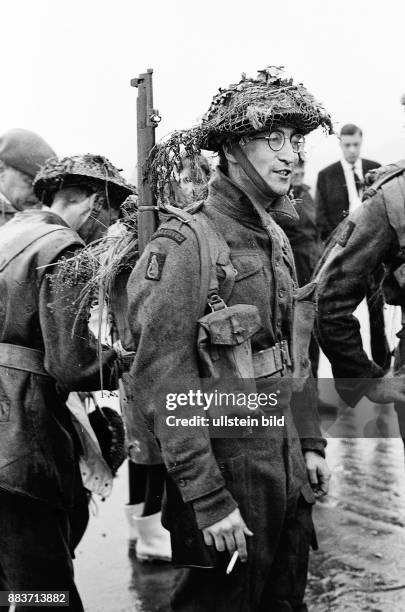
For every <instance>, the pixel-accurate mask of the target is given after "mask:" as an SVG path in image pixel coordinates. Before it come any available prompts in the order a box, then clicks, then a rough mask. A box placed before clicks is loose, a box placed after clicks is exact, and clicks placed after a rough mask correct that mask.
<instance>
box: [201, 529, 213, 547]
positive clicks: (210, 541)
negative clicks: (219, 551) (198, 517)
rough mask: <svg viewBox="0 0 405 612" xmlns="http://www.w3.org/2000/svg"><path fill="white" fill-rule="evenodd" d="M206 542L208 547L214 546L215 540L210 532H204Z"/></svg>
mask: <svg viewBox="0 0 405 612" xmlns="http://www.w3.org/2000/svg"><path fill="white" fill-rule="evenodd" d="M203 536H204V542H205V544H206V546H214V538H213V537H212V534H211V533H210V532H209V531H206V530H205V529H204V530H203Z"/></svg>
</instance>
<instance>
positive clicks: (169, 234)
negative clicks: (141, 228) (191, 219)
mask: <svg viewBox="0 0 405 612" xmlns="http://www.w3.org/2000/svg"><path fill="white" fill-rule="evenodd" d="M155 238H170V240H174V242H177V244H181V243H182V242H184V241H185V240H186V236H184V234H182V233H181V232H178V231H177V230H175V229H171V228H169V227H162V228H161V229H158V230H157V232H155V233H154V234H153V236H152V238H151V240H154V239H155Z"/></svg>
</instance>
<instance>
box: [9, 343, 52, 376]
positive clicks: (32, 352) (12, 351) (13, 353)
mask: <svg viewBox="0 0 405 612" xmlns="http://www.w3.org/2000/svg"><path fill="white" fill-rule="evenodd" d="M0 366H3V367H5V368H13V369H14V370H23V371H24V372H32V373H33V374H39V375H40V376H49V374H48V373H47V372H46V371H45V369H44V353H43V352H42V351H37V350H36V349H32V348H28V347H26V346H18V345H17V344H5V343H4V342H0Z"/></svg>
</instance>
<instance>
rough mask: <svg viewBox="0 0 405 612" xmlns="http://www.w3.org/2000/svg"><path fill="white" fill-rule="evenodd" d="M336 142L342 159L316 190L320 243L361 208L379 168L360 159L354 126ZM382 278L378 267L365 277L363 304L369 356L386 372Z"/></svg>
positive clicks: (345, 128)
mask: <svg viewBox="0 0 405 612" xmlns="http://www.w3.org/2000/svg"><path fill="white" fill-rule="evenodd" d="M339 140H340V148H341V150H342V158H341V159H340V161H337V162H335V163H334V164H331V165H330V166H327V167H326V168H324V169H323V170H321V171H320V173H319V175H318V181H317V186H316V197H315V203H316V222H317V225H318V230H319V232H320V236H321V239H322V240H327V239H328V238H329V236H330V235H331V233H332V232H333V231H334V230H335V228H336V227H337V226H338V225H339V224H340V223H341V221H342V220H343V219H344V217H346V216H347V215H348V214H349V212H350V213H351V212H353V210H355V209H356V208H358V207H359V206H360V205H361V198H362V195H363V190H364V177H365V175H366V174H367V173H368V172H369V171H370V170H374V169H375V168H378V167H379V166H380V164H379V163H378V162H375V161H371V160H369V159H363V158H361V147H362V144H363V132H362V130H361V129H360V128H359V127H358V126H357V125H354V124H351V123H349V124H346V125H344V126H343V127H342V129H341V131H340V135H339ZM383 275H384V271H383V268H382V266H380V267H378V268H377V269H376V270H374V271H371V272H370V274H369V275H368V278H367V291H366V301H367V307H368V313H369V322H370V344H371V347H370V348H371V355H372V357H373V359H374V361H375V362H376V363H377V364H378V365H379V366H381V367H382V368H383V369H384V370H385V371H387V370H388V369H389V367H390V364H391V351H390V348H389V345H388V341H387V338H386V334H385V322H384V298H383V295H382V292H381V289H380V285H381V281H382V278H383Z"/></svg>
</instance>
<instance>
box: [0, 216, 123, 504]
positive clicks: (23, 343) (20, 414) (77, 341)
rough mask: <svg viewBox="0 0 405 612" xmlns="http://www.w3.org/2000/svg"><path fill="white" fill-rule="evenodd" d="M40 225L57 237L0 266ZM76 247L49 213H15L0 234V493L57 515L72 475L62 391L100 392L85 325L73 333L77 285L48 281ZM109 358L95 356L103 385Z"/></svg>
mask: <svg viewBox="0 0 405 612" xmlns="http://www.w3.org/2000/svg"><path fill="white" fill-rule="evenodd" d="M47 225H51V226H52V227H53V228H56V230H57V231H53V232H52V233H50V234H48V235H46V236H42V237H40V238H38V239H37V240H34V241H33V242H31V244H29V245H28V246H27V247H26V248H25V249H24V250H23V251H22V252H21V253H19V254H18V255H17V256H15V257H14V258H13V259H12V260H11V261H10V262H9V263H8V264H7V265H5V267H4V266H3V263H2V262H4V261H7V257H8V254H9V249H10V245H12V244H18V241H19V240H21V239H22V237H23V236H25V235H27V233H28V234H29V235H33V233H34V232H35V231H36V230H37V228H41V227H45V228H46V227H47ZM82 246H83V242H82V240H81V239H80V238H79V236H78V234H76V232H74V231H73V230H72V229H70V228H69V227H67V226H66V224H65V222H64V221H63V220H62V219H61V218H60V217H59V216H57V215H55V214H53V213H51V212H45V211H26V212H23V213H18V214H16V216H15V217H14V219H13V220H11V221H10V222H9V223H8V224H7V226H4V227H3V228H1V229H0V343H1V344H0V490H1V489H3V490H4V491H8V492H11V493H18V494H21V495H28V496H30V497H32V498H34V499H38V500H41V501H44V502H46V503H49V504H51V505H53V506H56V507H60V508H65V509H66V508H70V507H71V506H72V503H73V499H72V495H73V482H74V478H75V471H76V470H77V469H78V464H77V450H78V449H77V447H76V448H75V445H74V439H73V437H72V436H73V428H72V424H71V420H70V415H69V412H68V409H67V408H66V406H65V399H66V397H67V395H68V393H69V392H70V391H75V390H76V391H86V390H96V389H98V388H99V386H100V374H99V358H98V354H97V349H96V345H95V341H94V338H92V336H91V334H90V332H89V330H88V325H87V320H86V319H85V318H84V319H80V320H79V322H78V323H77V325H76V326H75V318H76V309H75V306H74V304H75V300H76V299H77V298H78V296H79V294H80V291H81V289H82V284H81V283H76V284H75V283H74V282H72V284H71V286H66V288H60V289H56V286H55V284H54V282H53V280H54V276H55V275H56V273H57V266H55V262H56V261H57V260H58V259H59V258H61V257H62V256H63V257H69V256H72V255H73V254H74V253H75V252H76V251H77V249H81V248H82ZM52 264H53V265H52ZM7 345H8V346H7ZM10 345H12V346H14V347H16V348H15V349H11V353H12V355H13V354H14V353H15V352H17V356H18V355H20V359H19V358H15V357H14V359H13V362H12V363H10V361H8V360H7V348H8V347H9V346H10ZM12 355H11V356H12ZM32 355H34V356H35V359H36V362H37V363H36V366H35V367H34V368H33V367H32V364H31V362H30V356H32ZM114 358H115V352H114V351H112V350H108V351H106V352H105V353H104V354H103V355H102V363H103V365H104V372H103V374H104V380H105V381H106V384H107V383H108V381H109V379H110V378H111V376H110V375H111V368H110V365H109V364H112V362H113V360H114ZM106 388H107V387H106ZM76 476H77V474H76Z"/></svg>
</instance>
